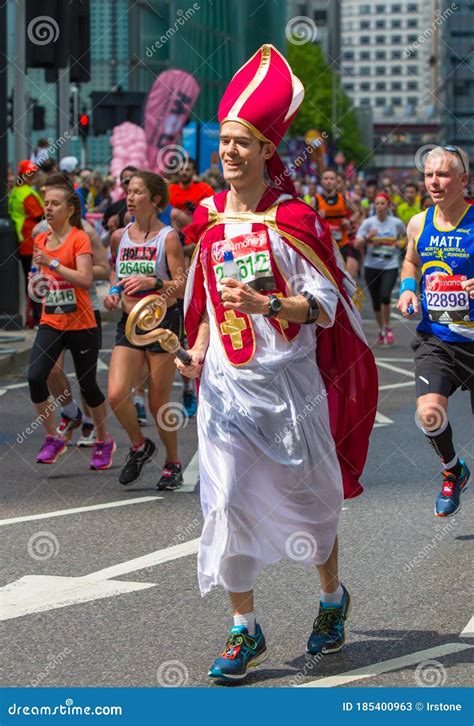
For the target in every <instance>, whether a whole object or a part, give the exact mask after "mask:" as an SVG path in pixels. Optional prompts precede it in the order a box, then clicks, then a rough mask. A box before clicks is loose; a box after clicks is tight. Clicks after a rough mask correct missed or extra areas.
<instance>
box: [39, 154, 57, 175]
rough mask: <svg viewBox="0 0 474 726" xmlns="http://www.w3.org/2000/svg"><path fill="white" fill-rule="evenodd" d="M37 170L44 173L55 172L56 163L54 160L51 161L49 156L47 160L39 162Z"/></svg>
mask: <svg viewBox="0 0 474 726" xmlns="http://www.w3.org/2000/svg"><path fill="white" fill-rule="evenodd" d="M39 168H40V169H41V171H45V172H46V173H49V172H50V171H55V170H57V168H58V165H57V163H56V160H55V159H52V158H51V157H50V156H48V158H47V159H45V160H44V161H42V162H41V164H40V165H39Z"/></svg>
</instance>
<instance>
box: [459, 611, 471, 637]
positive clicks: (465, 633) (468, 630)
mask: <svg viewBox="0 0 474 726" xmlns="http://www.w3.org/2000/svg"><path fill="white" fill-rule="evenodd" d="M460 637H461V638H474V615H473V616H472V618H471V619H470V621H469V622H468V624H467V625H466V627H465V628H464V630H463V631H462V633H461V635H460Z"/></svg>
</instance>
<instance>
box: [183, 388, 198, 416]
mask: <svg viewBox="0 0 474 726" xmlns="http://www.w3.org/2000/svg"><path fill="white" fill-rule="evenodd" d="M183 406H184V408H185V409H186V413H187V414H188V416H189V418H193V416H195V415H196V412H197V410H198V404H197V398H196V394H195V393H193V391H185V392H184V393H183Z"/></svg>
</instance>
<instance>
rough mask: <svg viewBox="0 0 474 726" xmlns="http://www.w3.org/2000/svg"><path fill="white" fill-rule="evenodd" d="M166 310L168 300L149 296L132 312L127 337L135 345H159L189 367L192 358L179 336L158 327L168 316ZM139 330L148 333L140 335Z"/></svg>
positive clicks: (128, 322) (126, 331)
mask: <svg viewBox="0 0 474 726" xmlns="http://www.w3.org/2000/svg"><path fill="white" fill-rule="evenodd" d="M166 310H167V306H166V300H165V299H164V298H163V297H161V295H147V296H146V297H144V298H143V299H142V300H140V301H139V302H137V304H136V305H134V306H133V308H132V309H131V310H130V313H129V315H128V319H127V324H126V326H125V335H126V336H127V339H128V340H129V341H130V343H133V345H140V346H142V345H149V344H150V343H159V344H160V345H161V347H162V348H163V350H166V351H167V353H172V354H173V355H175V356H176V357H177V358H179V360H181V361H182V362H183V363H184V364H185V365H188V364H189V363H190V362H191V357H190V355H189V354H188V353H187V352H186V351H185V350H184V348H183V347H182V345H181V344H180V342H179V340H178V336H177V335H175V334H174V333H173V332H171V330H167V329H166V328H159V327H158V326H159V324H160V323H161V321H162V320H163V319H164V317H165V315H166ZM139 330H141V331H143V330H144V331H147V332H145V333H142V334H141V335H140V334H139V333H138V331H139Z"/></svg>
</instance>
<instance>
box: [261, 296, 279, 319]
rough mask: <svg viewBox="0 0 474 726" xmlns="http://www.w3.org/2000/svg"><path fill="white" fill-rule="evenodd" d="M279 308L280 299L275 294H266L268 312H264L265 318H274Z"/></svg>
mask: <svg viewBox="0 0 474 726" xmlns="http://www.w3.org/2000/svg"><path fill="white" fill-rule="evenodd" d="M280 310H281V300H280V298H279V297H277V295H269V296H268V313H265V314H264V317H265V318H275V317H276V316H277V315H278V313H279V312H280Z"/></svg>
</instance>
